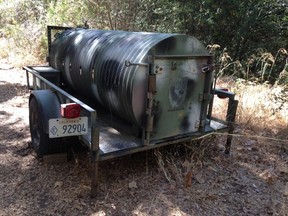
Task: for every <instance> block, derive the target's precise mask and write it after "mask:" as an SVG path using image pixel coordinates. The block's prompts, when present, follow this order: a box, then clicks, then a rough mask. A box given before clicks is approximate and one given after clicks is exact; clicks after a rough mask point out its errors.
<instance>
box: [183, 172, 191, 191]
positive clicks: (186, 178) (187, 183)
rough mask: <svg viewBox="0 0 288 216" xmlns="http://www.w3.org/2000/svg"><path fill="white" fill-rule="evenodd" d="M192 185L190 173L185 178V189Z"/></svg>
mask: <svg viewBox="0 0 288 216" xmlns="http://www.w3.org/2000/svg"><path fill="white" fill-rule="evenodd" d="M191 185H192V172H191V171H189V172H188V173H187V174H186V175H185V178H184V187H186V188H187V187H191Z"/></svg>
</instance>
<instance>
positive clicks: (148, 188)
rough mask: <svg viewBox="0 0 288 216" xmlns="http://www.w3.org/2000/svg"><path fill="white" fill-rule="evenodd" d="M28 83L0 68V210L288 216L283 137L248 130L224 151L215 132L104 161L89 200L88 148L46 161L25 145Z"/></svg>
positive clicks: (287, 155) (287, 171)
mask: <svg viewBox="0 0 288 216" xmlns="http://www.w3.org/2000/svg"><path fill="white" fill-rule="evenodd" d="M25 84H26V82H25V73H24V72H23V71H21V70H16V69H9V67H7V70H0V121H1V124H0V177H1V178H0V197H1V199H0V215H5V216H6V215H7V216H8V215H11V216H12V215H13V216H14V215H21V216H22V215H29V216H30V215H69V216H72V215H89V216H96V215H229V216H230V215H261V216H262V215H281V216H284V215H288V147H287V142H286V143H285V142H280V141H277V140H263V139H256V138H249V137H235V138H234V140H233V146H232V149H231V154H230V155H229V156H225V155H224V154H223V144H224V143H225V136H219V135H218V136H216V137H212V138H211V139H209V140H208V141H207V140H206V142H200V144H199V142H198V144H195V143H192V144H190V145H187V147H186V148H185V149H186V150H185V149H184V150H183V149H182V150H177V149H176V148H161V149H159V150H154V151H149V152H144V153H139V154H138V153H137V154H134V155H131V156H127V157H122V158H118V159H114V160H109V161H105V162H101V163H100V173H99V183H100V185H99V190H98V197H97V198H94V199H92V198H90V173H91V168H90V163H89V157H88V155H87V154H86V153H77V154H76V159H77V160H74V161H69V162H67V163H60V164H50V163H43V162H39V161H38V160H37V159H36V156H35V153H34V152H33V150H32V149H30V148H29V147H28V144H29V142H30V134H29V123H28V97H29V92H28V91H27V90H26V89H25ZM237 130H238V131H239V130H240V129H236V132H237ZM247 133H249V134H253V133H254V134H253V135H255V133H256V132H253V131H247ZM282 134H284V135H283V138H285V139H287V134H285V133H284V132H283V133H282ZM207 143H208V144H207ZM203 145H205V146H204V147H203ZM179 149H181V148H179ZM187 149H188V150H187ZM191 149H192V150H191ZM193 151H194V152H193ZM195 151H198V152H195Z"/></svg>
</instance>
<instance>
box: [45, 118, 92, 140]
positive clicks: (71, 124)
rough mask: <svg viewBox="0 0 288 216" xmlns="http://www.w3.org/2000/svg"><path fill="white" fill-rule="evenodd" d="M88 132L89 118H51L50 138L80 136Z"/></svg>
mask: <svg viewBox="0 0 288 216" xmlns="http://www.w3.org/2000/svg"><path fill="white" fill-rule="evenodd" d="M87 133H88V118H87V117H79V118H73V119H66V118H56V119H49V138H58V137H67V136H79V135H84V134H87Z"/></svg>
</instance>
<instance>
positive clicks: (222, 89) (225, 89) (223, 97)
mask: <svg viewBox="0 0 288 216" xmlns="http://www.w3.org/2000/svg"><path fill="white" fill-rule="evenodd" d="M219 90H221V91H225V92H228V91H229V89H227V88H221V89H219ZM218 98H220V99H225V98H227V97H226V96H220V95H218Z"/></svg>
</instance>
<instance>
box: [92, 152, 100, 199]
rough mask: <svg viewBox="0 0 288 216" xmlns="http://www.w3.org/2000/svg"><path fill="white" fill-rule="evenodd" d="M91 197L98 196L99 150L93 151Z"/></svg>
mask: <svg viewBox="0 0 288 216" xmlns="http://www.w3.org/2000/svg"><path fill="white" fill-rule="evenodd" d="M91 160H92V161H91V165H92V167H91V169H92V173H91V197H92V198H95V197H96V196H97V189H98V166H99V153H98V151H93V152H92V155H91Z"/></svg>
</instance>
